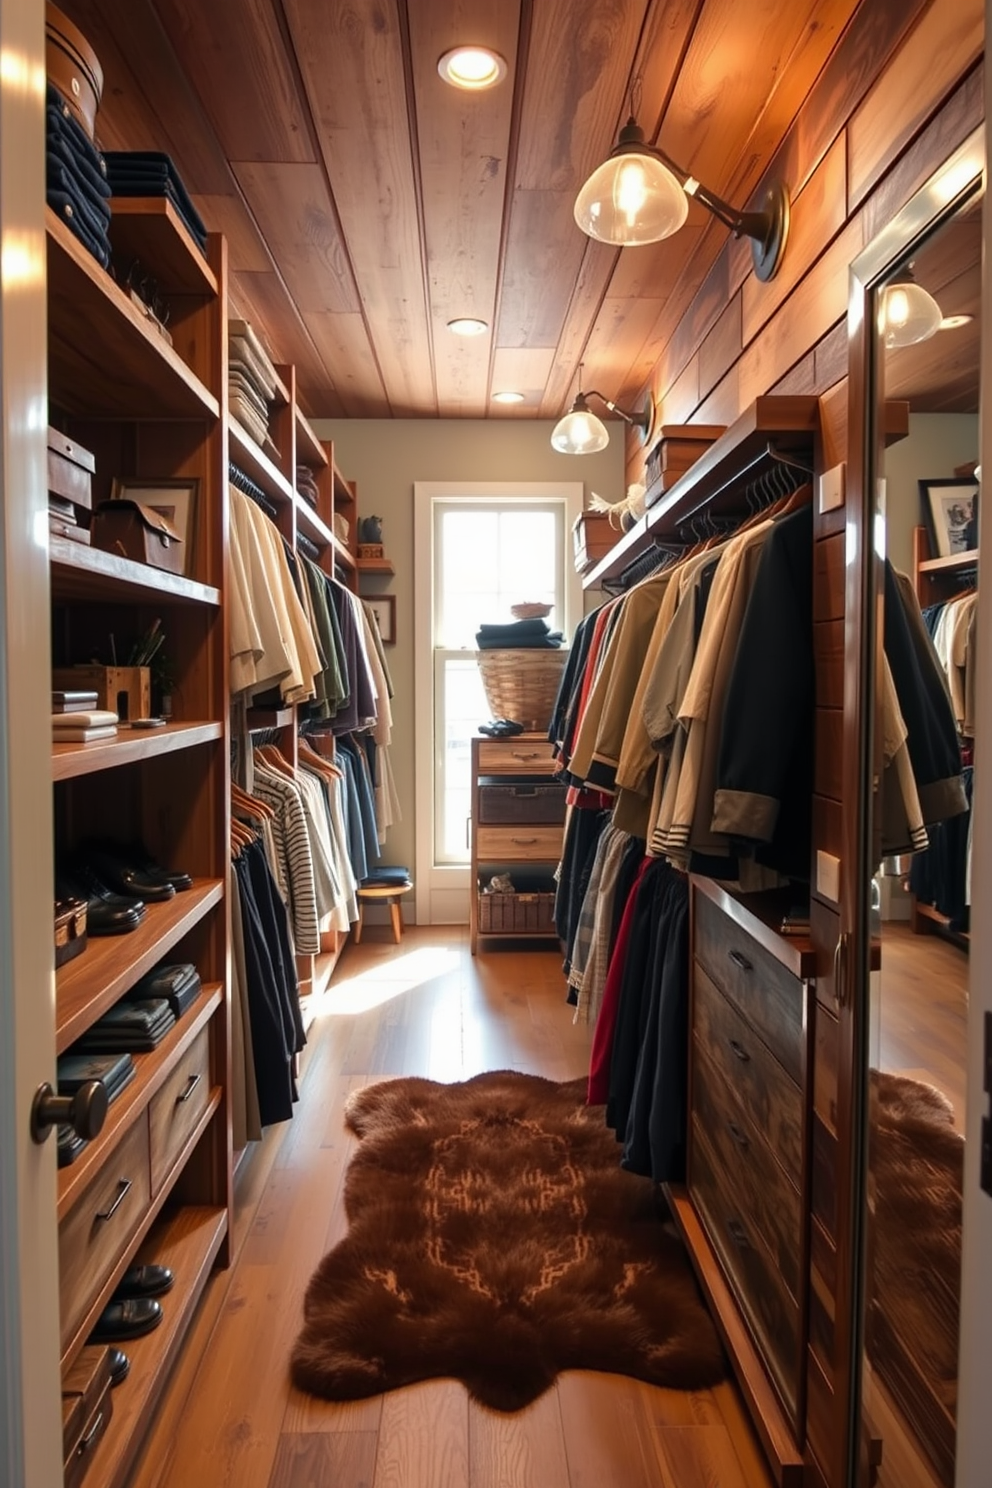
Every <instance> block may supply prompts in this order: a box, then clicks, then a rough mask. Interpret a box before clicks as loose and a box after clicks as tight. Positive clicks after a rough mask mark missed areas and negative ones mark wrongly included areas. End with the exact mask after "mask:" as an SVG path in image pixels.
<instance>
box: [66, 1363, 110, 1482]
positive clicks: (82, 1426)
mask: <svg viewBox="0 0 992 1488" xmlns="http://www.w3.org/2000/svg"><path fill="white" fill-rule="evenodd" d="M113 1411H114V1407H113V1400H112V1398H111V1394H110V1350H109V1349H107V1348H84V1349H83V1350H82V1351H81V1353H80V1354H79V1356H78V1357H77V1358H76V1360H75V1362H74V1363H73V1364H71V1365H70V1366H69V1368H68V1370H67V1371H66V1373H65V1375H64V1377H63V1379H62V1461H63V1465H64V1473H65V1477H64V1484H65V1488H77V1485H78V1484H79V1483H81V1482H82V1481H83V1478H84V1477H85V1476H86V1469H87V1468H88V1467H89V1465H90V1462H91V1461H92V1460H93V1456H94V1454H95V1452H96V1448H97V1445H98V1443H99V1441H100V1439H101V1438H102V1437H103V1435H104V1433H105V1432H106V1430H107V1426H108V1425H109V1423H110V1418H111V1416H112V1415H113Z"/></svg>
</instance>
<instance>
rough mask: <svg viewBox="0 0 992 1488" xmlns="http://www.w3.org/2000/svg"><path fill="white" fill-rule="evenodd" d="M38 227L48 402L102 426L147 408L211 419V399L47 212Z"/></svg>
mask: <svg viewBox="0 0 992 1488" xmlns="http://www.w3.org/2000/svg"><path fill="white" fill-rule="evenodd" d="M46 227H47V236H48V324H49V344H48V375H49V398H50V400H51V402H52V403H54V404H56V405H58V406H59V407H61V408H64V409H66V410H67V411H68V412H70V413H73V414H81V415H87V414H91V415H93V416H94V417H99V418H104V419H106V418H123V419H129V418H142V417H147V416H148V412H149V409H154V411H155V416H156V418H158V419H207V418H212V419H216V418H217V417H218V416H219V414H220V404H219V403H218V401H217V399H216V398H215V397H214V395H213V393H211V392H209V391H208V389H207V388H206V387H204V385H203V383H202V382H201V381H200V379H199V378H198V377H197V376H196V374H195V373H194V372H193V371H192V370H191V369H190V368H189V367H188V366H187V365H186V363H185V362H184V361H183V359H182V357H181V356H180V355H179V353H178V352H177V351H175V350H174V348H173V347H171V346H170V345H169V343H168V342H167V341H166V340H165V338H164V337H163V336H162V335H161V333H160V332H159V331H158V330H156V328H155V325H154V324H153V322H152V321H150V320H149V319H148V317H147V316H146V315H144V314H142V312H141V311H140V310H139V309H138V307H137V306H136V305H135V304H134V303H133V302H132V300H131V299H130V297H129V296H128V295H127V294H125V293H124V291H123V290H122V289H121V288H119V286H118V285H117V284H115V283H114V281H113V279H111V277H110V275H109V274H108V273H107V271H106V270H105V269H103V268H102V267H101V266H100V264H98V263H97V261H96V259H95V258H93V256H92V254H90V253H88V252H87V250H86V249H85V248H84V247H83V245H82V243H80V242H79V241H78V240H77V239H76V238H75V237H74V236H73V234H72V233H71V232H70V231H69V229H68V228H67V227H64V226H63V224H62V223H61V222H60V221H59V219H58V217H57V216H56V215H55V213H54V212H53V211H52V210H51V208H50V207H49V208H46ZM66 327H68V328H71V329H70V331H69V334H68V335H66V334H63V328H66Z"/></svg>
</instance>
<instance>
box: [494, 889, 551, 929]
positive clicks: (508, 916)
mask: <svg viewBox="0 0 992 1488" xmlns="http://www.w3.org/2000/svg"><path fill="white" fill-rule="evenodd" d="M554 913H555V896H554V894H553V893H547V894H545V893H537V894H480V895H479V931H480V933H481V934H483V935H488V934H490V933H492V932H495V931H502V932H503V933H506V932H509V933H511V934H512V933H514V932H517V933H518V934H541V935H554V933H555V925H554Z"/></svg>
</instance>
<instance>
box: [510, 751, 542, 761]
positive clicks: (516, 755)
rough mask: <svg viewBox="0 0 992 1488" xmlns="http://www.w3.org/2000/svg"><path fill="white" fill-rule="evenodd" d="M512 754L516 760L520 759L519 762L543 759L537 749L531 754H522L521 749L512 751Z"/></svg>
mask: <svg viewBox="0 0 992 1488" xmlns="http://www.w3.org/2000/svg"><path fill="white" fill-rule="evenodd" d="M511 753H512V755H513V758H514V759H519V760H532V759H540V758H541V756H540V755H539V754H538V752H537V750H536V749H532V750H531V751H530V753H529V754H524V753H521V751H520V750H519V749H514V750H511Z"/></svg>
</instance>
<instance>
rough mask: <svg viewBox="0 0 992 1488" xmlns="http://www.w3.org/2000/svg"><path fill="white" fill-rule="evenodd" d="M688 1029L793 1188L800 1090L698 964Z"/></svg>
mask: <svg viewBox="0 0 992 1488" xmlns="http://www.w3.org/2000/svg"><path fill="white" fill-rule="evenodd" d="M692 1028H693V1033H694V1035H695V1037H696V1040H697V1041H698V1043H699V1045H700V1046H701V1047H702V1048H703V1049H704V1050H705V1051H706V1055H707V1057H708V1059H709V1060H710V1062H711V1063H712V1066H713V1069H714V1071H715V1072H716V1075H717V1076H718V1078H719V1079H720V1080H721V1081H722V1082H723V1083H724V1084H725V1086H726V1088H727V1089H728V1090H729V1091H731V1092H732V1093H733V1095H734V1096H735V1097H736V1099H737V1102H738V1104H739V1105H741V1106H743V1108H744V1109H745V1110H746V1111H747V1112H748V1114H749V1115H750V1117H751V1119H752V1122H753V1124H754V1126H755V1127H756V1128H757V1129H758V1131H759V1132H760V1133H761V1134H762V1136H763V1137H764V1138H765V1140H766V1142H767V1143H768V1145H769V1147H770V1148H771V1149H772V1151H773V1152H774V1154H775V1156H776V1157H777V1158H778V1161H779V1163H780V1164H781V1166H782V1167H783V1168H784V1170H785V1172H786V1173H787V1174H788V1175H789V1177H790V1178H791V1179H792V1181H793V1183H795V1185H796V1187H797V1188H798V1187H799V1186H800V1180H801V1176H802V1169H803V1099H802V1094H801V1093H800V1090H799V1086H798V1085H796V1084H795V1082H794V1081H792V1080H790V1078H789V1076H788V1075H787V1074H786V1073H785V1070H784V1069H783V1068H782V1066H781V1065H780V1064H779V1062H778V1060H777V1059H773V1058H772V1056H771V1055H770V1054H769V1052H768V1050H767V1049H766V1048H765V1046H764V1044H763V1043H762V1042H761V1040H760V1039H759V1038H758V1035H757V1034H756V1033H755V1032H754V1029H753V1028H752V1027H751V1025H750V1024H749V1023H747V1022H745V1020H744V1019H743V1018H742V1017H741V1015H740V1013H739V1012H738V1011H737V1010H736V1008H735V1007H734V1006H733V1004H732V1003H729V1002H728V1001H727V999H726V998H725V997H724V995H723V993H722V992H719V991H718V990H717V988H716V986H715V985H714V983H713V982H712V981H711V980H710V978H709V977H708V976H707V975H706V972H705V971H704V970H703V968H702V967H701V966H699V965H698V963H697V965H695V966H694V968H693V988H692Z"/></svg>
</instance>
